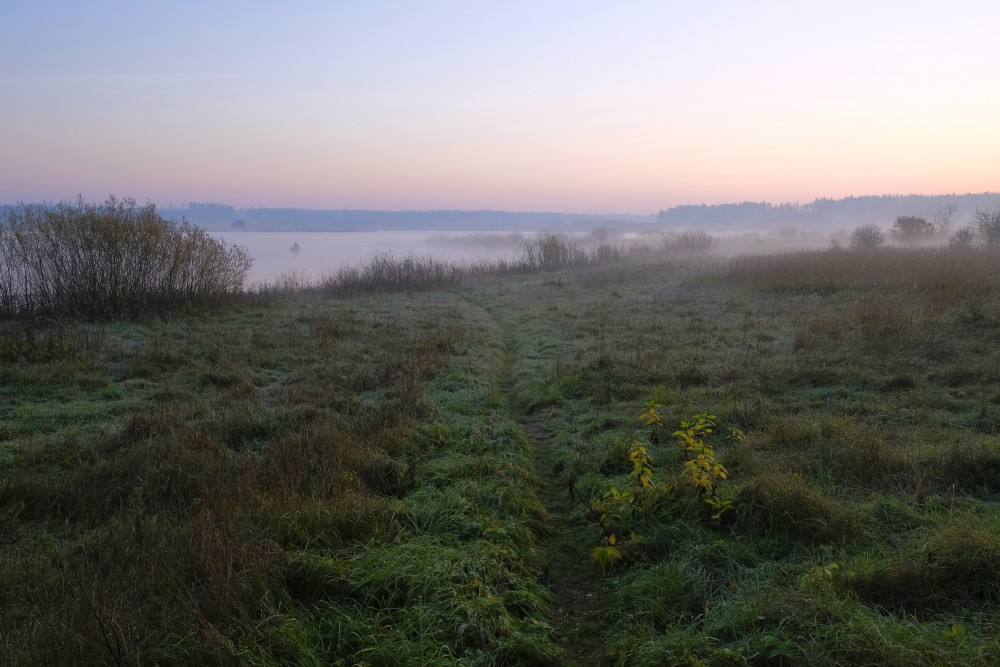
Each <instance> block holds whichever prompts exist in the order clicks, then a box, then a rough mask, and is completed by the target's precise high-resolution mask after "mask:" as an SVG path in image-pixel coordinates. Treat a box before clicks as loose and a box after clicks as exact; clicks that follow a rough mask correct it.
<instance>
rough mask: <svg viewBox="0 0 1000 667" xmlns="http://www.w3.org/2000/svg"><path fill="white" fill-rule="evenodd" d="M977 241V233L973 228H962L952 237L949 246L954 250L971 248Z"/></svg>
mask: <svg viewBox="0 0 1000 667" xmlns="http://www.w3.org/2000/svg"><path fill="white" fill-rule="evenodd" d="M975 241H976V233H975V232H974V231H972V228H971V227H962V228H961V229H959V230H957V231H956V232H955V233H954V234H952V236H951V240H950V241H948V245H950V246H951V247H952V248H971V247H972V245H973V244H974V243H975Z"/></svg>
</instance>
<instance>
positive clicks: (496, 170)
mask: <svg viewBox="0 0 1000 667" xmlns="http://www.w3.org/2000/svg"><path fill="white" fill-rule="evenodd" d="M748 4H749V3H738V2H715V3H702V5H700V6H699V7H684V8H676V7H670V6H669V5H668V4H667V3H660V2H636V3H629V4H628V6H627V7H616V6H612V5H609V4H608V3H601V2H568V1H567V2H563V1H556V2H550V3H543V4H541V6H539V4H538V3H527V2H524V3H519V2H514V3H505V5H504V7H503V8H499V7H497V8H492V9H483V8H478V7H472V6H468V5H467V4H466V3H457V2H442V3H435V4H433V6H432V8H430V9H428V8H427V6H426V5H424V4H421V3H409V2H374V3H364V6H362V7H357V6H351V7H345V6H336V5H334V4H331V3H322V2H312V3H310V2H304V3H294V4H292V5H289V6H287V7H284V6H283V8H282V9H278V8H277V7H275V8H260V7H256V6H254V7H249V8H248V7H247V6H246V5H245V4H240V3H227V2H220V3H213V4H212V6H211V7H210V8H206V7H204V6H203V5H202V4H201V3H185V2H179V3H172V4H170V5H166V6H158V7H152V6H148V7H147V6H145V5H141V6H136V5H134V4H131V3H125V2H97V3H87V4H86V6H85V7H81V6H79V3H69V2H67V3H65V4H63V5H61V6H60V3H44V5H45V6H44V7H41V6H37V7H36V6H34V4H32V5H31V6H28V5H25V6H23V7H19V8H17V9H14V10H11V11H10V12H9V14H10V16H9V18H8V19H7V20H6V21H5V23H7V24H8V35H9V37H10V38H9V39H7V40H5V41H4V42H3V43H2V44H0V84H2V85H3V89H4V91H5V94H4V99H3V100H2V101H0V121H2V122H0V146H2V147H3V149H2V152H0V201H14V200H39V199H65V198H70V197H74V196H75V195H76V194H83V195H84V196H86V197H88V198H93V199H101V198H103V197H104V196H106V195H107V194H109V193H114V194H117V195H120V196H131V197H134V198H136V199H139V200H147V199H148V200H152V201H155V202H157V203H159V204H161V205H166V204H180V203H185V202H189V201H217V202H225V203H229V204H233V205H236V206H295V207H303V208H305V207H312V208H376V209H436V208H452V209H461V208H466V209H515V210H567V211H580V212H587V211H592V212H631V213H649V212H655V211H656V210H659V209H661V208H666V207H669V206H671V205H674V204H678V203H699V202H706V203H717V202H725V201H742V200H753V201H759V200H769V201H774V202H779V201H809V200H812V199H814V198H816V197H841V196H846V195H862V194H905V193H925V194H938V193H949V192H976V191H986V190H994V191H995V190H998V189H1000V129H998V126H997V123H996V119H997V118H1000V88H998V87H997V86H996V85H995V82H996V81H997V80H998V79H1000V76H998V75H1000V59H998V58H996V56H995V53H994V52H993V48H994V47H993V45H994V44H995V35H994V34H993V32H994V29H995V26H996V25H1000V5H997V4H996V3H989V2H953V3H949V4H948V5H947V7H943V6H941V4H940V3H930V2H907V3H903V2H899V3H893V2H887V3H878V7H876V8H872V6H871V3H862V2H843V3H837V4H836V5H825V6H822V7H820V6H815V7H813V6H802V5H803V4H808V3H793V2H784V1H780V2H769V3H766V5H765V7H760V6H757V7H750V6H748ZM754 4H764V3H754ZM95 34H100V35H101V40H94V39H93V38H92V36H93V35H95Z"/></svg>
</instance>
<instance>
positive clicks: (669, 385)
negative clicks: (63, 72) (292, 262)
mask: <svg viewBox="0 0 1000 667" xmlns="http://www.w3.org/2000/svg"><path fill="white" fill-rule="evenodd" d="M998 260H1000V256H998V255H997V254H996V253H995V252H993V251H989V250H984V249H972V250H969V249H900V248H885V249H880V250H876V251H870V252H864V251H845V250H836V249H831V250H823V251H808V252H799V253H791V254H784V255H771V256H766V257H756V258H754V257H750V258H737V259H734V260H727V261H723V260H710V259H705V258H698V257H697V256H694V257H691V258H689V259H687V260H683V259H679V258H677V257H674V258H673V259H671V260H670V261H663V262H660V263H657V262H653V261H650V260H649V259H648V258H646V263H636V262H629V261H621V262H617V263H616V262H609V263H607V264H599V265H596V266H587V267H584V268H565V269H561V270H555V271H540V272H537V273H532V274H524V275H518V274H512V275H508V276H500V277H489V276H484V277H480V278H478V279H476V278H473V279H467V280H464V281H463V282H462V284H460V285H456V286H450V287H443V288H440V289H438V288H431V289H424V290H420V291H409V292H408V291H406V289H405V285H401V286H397V288H399V289H397V291H392V292H383V293H373V294H367V295H365V294H361V292H360V291H358V290H354V291H353V292H352V294H350V295H344V294H340V293H339V292H334V293H333V295H332V296H329V295H328V296H322V294H321V293H319V292H318V291H316V290H313V291H312V292H310V293H308V294H300V295H295V294H291V293H290V292H292V290H285V292H289V293H282V294H280V295H279V291H278V290H276V291H275V292H274V294H272V295H270V296H266V295H258V296H257V297H255V298H248V299H245V300H242V301H239V300H237V301H235V302H234V303H233V304H232V305H231V307H229V308H228V309H225V310H222V311H220V312H216V313H214V314H205V315H197V314H176V315H171V316H164V317H162V318H161V317H159V316H156V315H155V314H147V315H143V316H140V318H139V319H135V320H130V321H112V322H84V321H76V322H67V323H63V324H51V323H50V324H37V323H36V324H32V325H30V326H28V325H25V324H20V323H17V322H7V323H4V324H0V530H2V531H3V538H4V539H3V540H2V542H0V563H2V566H0V656H2V658H0V661H2V663H3V664H9V665H51V664H78V665H86V664H113V665H148V664H157V665H186V664H199V665H243V664H247V665H286V664H294V665H300V664H301V665H338V664H341V665H370V666H375V665H386V666H388V665H401V664H406V665H456V664H458V665H493V664H498V665H800V664H810V665H906V666H907V667H916V666H919V665H955V664H963V665H991V664H997V663H998V662H1000V625H998V621H1000V619H998V618H997V610H998V606H997V604H998V602H1000V437H998V433H1000V384H998V380H1000V261H998ZM425 287H426V285H425ZM647 401H654V402H655V403H657V404H659V405H660V406H661V407H660V408H659V412H660V414H661V415H662V419H663V428H660V429H659V430H654V429H652V428H650V427H648V426H644V425H643V424H642V423H641V422H640V420H639V419H638V417H639V414H640V412H641V411H642V410H643V409H644V404H645V403H646V402H647ZM699 413H702V414H703V413H710V414H712V415H714V416H715V418H716V419H715V421H716V422H717V423H718V426H719V428H718V430H717V431H716V432H715V433H713V434H712V435H711V436H709V440H710V442H711V443H712V445H713V446H714V452H715V456H717V457H718V462H719V463H720V464H721V465H723V466H725V469H726V470H727V471H728V478H726V479H723V478H721V477H720V478H718V479H716V480H715V482H714V485H713V488H712V490H711V491H708V492H704V491H703V492H698V491H697V490H696V489H694V488H693V487H692V485H691V484H690V483H689V481H688V479H687V477H686V474H687V473H686V470H687V469H686V467H685V461H687V460H689V457H688V456H686V455H685V453H684V450H683V449H682V448H681V447H680V446H679V445H678V443H677V438H676V436H674V435H673V432H674V431H675V430H677V429H678V425H679V423H680V422H681V420H688V419H690V418H691V417H692V416H693V415H696V414H699ZM732 429H739V431H741V432H742V433H743V434H745V438H742V439H740V438H729V439H726V436H727V435H728V434H730V433H732ZM653 432H655V433H656V435H655V437H651V433H653ZM637 444H641V445H642V446H644V447H646V448H647V451H648V455H649V457H650V468H651V470H652V476H653V478H654V480H655V483H654V484H651V485H649V486H644V485H641V484H639V483H638V481H637V478H636V476H635V475H630V474H629V473H630V471H632V470H634V467H633V465H634V464H633V461H632V460H630V458H629V456H630V450H631V449H632V448H634V447H635V446H636V445H637ZM612 487H614V488H615V490H616V491H617V492H621V491H626V490H632V492H633V493H634V498H635V500H634V501H633V502H631V503H629V502H626V501H617V500H612V499H611V496H610V495H609V493H610V492H611V491H610V490H611V488H612ZM706 498H710V499H714V500H715V501H717V502H726V503H728V505H727V507H726V509H724V510H723V511H722V512H721V514H718V515H717V516H716V517H713V515H715V514H717V512H716V510H714V509H713V508H711V507H709V506H708V504H707V503H706V502H705V499H706ZM602 508H603V509H604V511H605V513H604V514H603V515H602V512H601V509H602ZM612 515H613V517H612ZM602 516H603V517H604V518H603V519H602ZM608 517H611V518H608ZM610 526H613V527H614V531H612V530H611V529H610V528H609V527H610ZM612 534H613V535H614V544H611V543H610V542H609V538H610V536H611V535H612ZM610 546H613V547H614V548H615V550H616V551H617V553H618V556H619V557H620V560H617V559H616V561H615V562H612V563H610V564H608V565H607V567H606V568H605V569H603V570H602V568H601V567H600V566H599V564H598V563H597V562H596V561H595V560H594V558H592V554H593V553H594V552H595V549H601V548H607V547H610Z"/></svg>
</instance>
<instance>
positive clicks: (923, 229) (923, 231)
mask: <svg viewBox="0 0 1000 667" xmlns="http://www.w3.org/2000/svg"><path fill="white" fill-rule="evenodd" d="M889 232H890V233H891V234H892V235H893V236H894V237H896V238H897V239H899V240H900V241H903V242H904V243H912V242H913V241H917V240H919V239H922V238H927V237H929V236H933V235H934V225H933V224H931V223H930V222H928V221H927V218H918V217H916V216H912V215H901V216H899V217H898V218H896V222H894V223H893V224H892V229H890V230H889Z"/></svg>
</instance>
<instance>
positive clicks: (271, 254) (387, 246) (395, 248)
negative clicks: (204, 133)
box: [212, 231, 526, 283]
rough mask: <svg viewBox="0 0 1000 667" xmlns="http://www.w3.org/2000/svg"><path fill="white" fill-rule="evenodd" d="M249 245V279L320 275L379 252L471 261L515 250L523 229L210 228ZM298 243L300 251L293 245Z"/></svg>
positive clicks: (237, 241)
mask: <svg viewBox="0 0 1000 667" xmlns="http://www.w3.org/2000/svg"><path fill="white" fill-rule="evenodd" d="M212 236H214V237H215V238H221V239H223V240H225V241H226V242H227V243H231V244H234V245H238V246H243V247H244V248H246V249H247V250H248V251H249V253H250V256H251V257H253V259H254V262H253V267H252V268H251V269H250V275H249V277H248V282H250V283H253V282H257V281H266V280H274V279H275V278H277V277H278V276H280V275H281V274H283V273H291V272H296V273H302V274H305V275H306V276H319V275H322V274H324V273H326V272H327V271H329V270H331V269H336V268H338V267H342V266H348V265H352V264H358V263H360V262H362V261H364V260H366V259H368V258H369V257H371V256H372V255H374V254H375V253H377V252H389V253H392V254H394V255H400V256H406V255H419V256H428V255H429V256H432V257H435V258H438V259H444V260H450V261H470V260H476V259H490V258H496V257H511V256H513V255H514V254H516V253H517V252H518V250H519V248H520V245H521V243H522V242H523V240H524V238H526V237H525V235H522V234H507V233H483V232H459V231H456V232H441V231H427V232H421V231H405V232H396V231H393V232H229V231H227V232H212ZM295 244H298V246H299V248H300V249H299V251H298V252H297V253H296V252H293V251H292V250H291V247H292V246H293V245H295Z"/></svg>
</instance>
